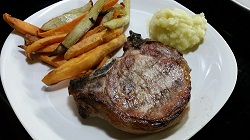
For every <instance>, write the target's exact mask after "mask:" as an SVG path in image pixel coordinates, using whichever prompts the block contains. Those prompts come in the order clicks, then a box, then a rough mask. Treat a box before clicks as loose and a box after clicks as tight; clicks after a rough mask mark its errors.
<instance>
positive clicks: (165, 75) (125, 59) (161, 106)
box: [69, 32, 191, 133]
mask: <svg viewBox="0 0 250 140" xmlns="http://www.w3.org/2000/svg"><path fill="white" fill-rule="evenodd" d="M130 34H131V35H130V37H128V41H127V42H126V43H125V44H124V54H123V56H122V57H119V58H116V59H114V60H112V61H111V62H110V63H108V64H107V65H105V66H104V67H102V68H101V69H100V70H97V71H96V72H94V73H91V74H88V75H85V76H84V77H82V78H79V79H75V80H71V82H70V85H69V94H70V95H72V96H73V97H74V100H75V102H76V104H77V107H78V110H79V114H80V115H81V116H82V117H83V118H87V117H94V116H97V117H100V118H103V119H105V120H107V121H108V122H109V123H110V124H112V125H113V126H114V127H116V128H118V129H121V130H123V131H126V132H130V133H152V132H157V131H160V130H163V129H165V128H168V127H170V126H172V125H174V124H176V123H177V122H179V121H180V119H181V118H182V117H183V116H184V115H185V113H186V112H187V110H188V104H189V100H190V96H191V95H190V91H191V81H190V68H189V66H188V64H187V62H186V61H185V59H184V58H183V56H182V54H181V53H179V52H178V51H177V50H176V49H174V48H171V47H169V46H166V45H163V44H162V43H160V42H155V41H151V40H149V39H145V40H144V39H141V38H140V35H139V34H135V33H133V32H130ZM135 44H136V45H135Z"/></svg>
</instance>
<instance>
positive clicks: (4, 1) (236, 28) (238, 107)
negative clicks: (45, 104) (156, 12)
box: [0, 0, 250, 140]
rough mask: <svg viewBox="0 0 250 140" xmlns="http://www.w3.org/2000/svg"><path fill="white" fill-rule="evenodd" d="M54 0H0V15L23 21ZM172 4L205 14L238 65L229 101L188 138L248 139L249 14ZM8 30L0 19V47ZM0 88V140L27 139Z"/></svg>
mask: <svg viewBox="0 0 250 140" xmlns="http://www.w3.org/2000/svg"><path fill="white" fill-rule="evenodd" d="M58 1H59V0H33V1H30V0H1V1H0V6H1V8H0V11H1V14H3V13H5V12H7V13H10V14H11V15H13V16H15V17H18V18H19V19H22V20H24V19H26V18H28V17H29V16H30V15H32V14H33V13H35V12H37V11H38V10H41V9H43V8H44V7H46V6H49V5H51V4H53V3H55V2H58ZM176 1H177V2H179V3H180V4H182V5H184V6H185V7H187V8H188V9H190V10H191V11H193V12H194V13H197V14H199V13H201V12H203V13H204V14H205V17H206V19H207V21H208V23H209V24H210V25H212V26H213V27H214V28H215V29H216V30H217V31H218V32H219V33H220V34H221V35H222V36H223V38H224V39H225V40H226V42H227V43H228V45H229V46H230V48H231V49H232V51H233V53H234V55H235V57H236V61H237V65H238V78H237V82H236V86H235V89H234V91H233V93H232V95H231V96H230V98H229V100H228V101H227V102H226V104H225V105H224V106H223V108H222V109H221V110H220V111H219V112H218V113H217V115H216V116H215V117H214V118H213V119H212V120H211V121H210V122H209V123H208V124H207V125H206V126H205V127H204V128H202V129H201V130H200V131H199V132H198V133H197V134H196V135H194V136H193V137H192V138H191V139H192V140H196V139H198V140H200V139H203V140H204V139H222V138H223V139H229V138H230V139H232V138H237V139H247V138H248V139H249V134H248V132H246V131H248V130H249V129H248V126H249V125H250V121H249V119H250V104H249V103H250V95H249V94H250V92H249V90H250V82H249V79H250V74H249V73H250V62H249V60H250V55H249V51H248V50H249V48H248V47H250V45H249V40H250V35H249V34H250V27H249V26H250V21H249V19H250V11H248V10H246V9H243V8H242V7H240V6H238V5H236V4H235V3H233V2H232V1H230V0H218V1H216V2H215V1H211V0H176ZM152 2H153V1H152ZM11 31H12V28H10V27H9V25H7V24H6V23H5V21H4V20H2V19H1V20H0V46H1V48H2V46H3V44H4V41H5V39H6V38H7V37H8V35H9V34H10V33H11ZM228 76H230V75H228ZM10 78H14V77H10ZM14 87H15V86H14ZM14 87H13V88H14ZM0 89H1V94H0V139H19V140H29V139H31V137H30V136H29V134H28V133H27V132H26V130H25V129H24V128H23V126H22V125H21V123H20V122H19V120H18V119H17V117H16V115H15V114H14V112H13V110H12V108H11V106H10V104H9V102H8V100H7V98H6V95H5V92H4V90H3V87H2V85H1V87H0ZM17 94H18V91H17Z"/></svg>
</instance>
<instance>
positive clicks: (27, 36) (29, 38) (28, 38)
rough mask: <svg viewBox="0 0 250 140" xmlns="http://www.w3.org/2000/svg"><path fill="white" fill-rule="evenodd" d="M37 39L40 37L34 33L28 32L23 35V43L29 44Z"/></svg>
mask: <svg viewBox="0 0 250 140" xmlns="http://www.w3.org/2000/svg"><path fill="white" fill-rule="evenodd" d="M39 39H41V37H39V36H34V35H30V34H25V35H24V40H25V45H30V44H32V43H33V42H35V41H37V40H39Z"/></svg>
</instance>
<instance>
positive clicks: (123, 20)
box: [103, 0, 130, 29]
mask: <svg viewBox="0 0 250 140" xmlns="http://www.w3.org/2000/svg"><path fill="white" fill-rule="evenodd" d="M123 3H124V5H125V11H126V15H124V16H122V17H120V18H114V19H112V20H110V21H107V22H104V23H103V26H105V27H107V28H109V29H116V28H119V27H122V26H125V25H127V24H128V23H129V21H130V0H124V1H123Z"/></svg>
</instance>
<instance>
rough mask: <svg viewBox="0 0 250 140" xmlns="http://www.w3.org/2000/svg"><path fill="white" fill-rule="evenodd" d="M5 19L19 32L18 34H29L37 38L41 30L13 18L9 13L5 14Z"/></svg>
mask: <svg viewBox="0 0 250 140" xmlns="http://www.w3.org/2000/svg"><path fill="white" fill-rule="evenodd" d="M3 19H4V21H5V22H7V23H8V24H9V25H10V26H11V27H12V28H13V29H15V30H17V31H18V32H20V33H22V34H24V35H25V34H29V35H34V36H37V33H38V32H39V30H40V28H39V27H37V26H35V25H33V24H30V23H28V22H26V21H22V20H20V19H18V18H15V17H12V16H11V15H10V14H8V13H4V14H3Z"/></svg>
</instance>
